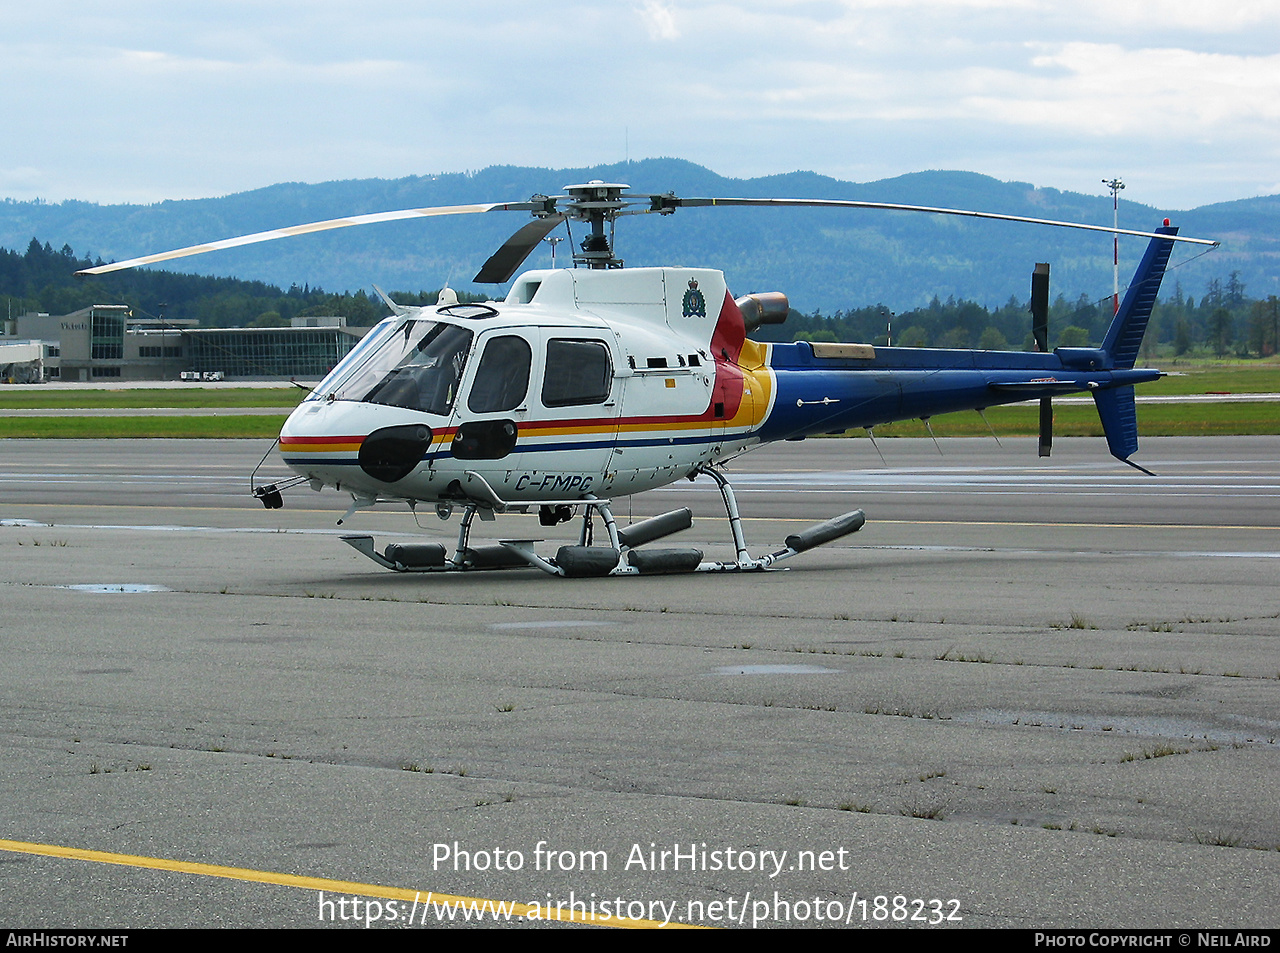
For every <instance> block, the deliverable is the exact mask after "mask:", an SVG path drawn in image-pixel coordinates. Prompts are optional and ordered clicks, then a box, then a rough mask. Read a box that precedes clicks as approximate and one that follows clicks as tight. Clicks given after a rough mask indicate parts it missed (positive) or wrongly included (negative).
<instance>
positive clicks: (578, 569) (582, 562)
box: [340, 467, 866, 578]
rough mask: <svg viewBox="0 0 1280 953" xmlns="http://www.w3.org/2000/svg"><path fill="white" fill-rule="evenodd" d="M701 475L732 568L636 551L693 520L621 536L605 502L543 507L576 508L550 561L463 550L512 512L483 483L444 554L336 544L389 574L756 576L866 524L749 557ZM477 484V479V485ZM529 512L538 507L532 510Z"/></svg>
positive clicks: (695, 555)
mask: <svg viewBox="0 0 1280 953" xmlns="http://www.w3.org/2000/svg"><path fill="white" fill-rule="evenodd" d="M699 474H705V475H706V476H709V477H711V478H712V479H713V480H715V481H716V484H717V485H718V486H719V488H720V495H721V498H722V499H723V500H724V506H725V511H726V513H727V514H728V518H729V528H730V531H731V533H732V534H733V543H734V549H735V551H736V554H737V555H736V558H735V560H734V561H732V562H718V561H705V560H703V558H702V555H703V554H702V551H701V550H699V549H692V548H688V549H656V548H650V549H641V548H640V547H642V546H644V545H645V544H646V543H651V542H654V541H656V540H659V539H662V538H664V537H666V536H670V535H672V534H673V533H678V532H680V531H681V530H685V529H688V528H689V527H691V526H692V525H693V513H692V512H691V511H690V510H689V509H688V508H681V509H678V510H672V511H671V512H669V513H663V514H662V515H661V516H654V517H652V518H650V519H647V520H642V521H641V522H639V523H633V524H632V525H630V526H627V527H625V528H623V529H619V528H618V524H617V521H616V520H615V519H614V516H613V510H612V509H611V508H610V505H609V504H610V501H609V500H596V499H586V500H573V501H569V502H568V503H566V501H562V500H561V501H554V502H553V503H552V504H547V505H548V506H551V505H554V506H565V505H569V506H574V507H579V506H580V507H582V508H583V512H582V530H581V533H580V534H579V538H578V545H576V546H561V547H560V549H559V550H558V551H557V552H556V555H555V556H554V557H545V556H540V555H538V553H537V552H536V551H535V549H534V545H535V544H536V543H540V542H542V540H540V539H502V540H498V545H496V546H480V547H474V548H473V547H471V546H470V545H469V539H470V535H471V524H472V522H473V521H474V519H475V518H476V516H477V515H479V516H480V518H481V519H482V520H491V519H493V514H494V512H504V511H505V510H507V509H512V508H514V507H515V506H517V505H518V506H520V507H522V508H524V507H525V504H507V503H505V502H504V501H502V500H501V499H500V498H498V496H497V494H495V493H494V492H493V490H492V488H490V487H489V486H488V484H484V488H483V489H484V491H486V492H484V493H483V498H482V499H475V498H472V499H470V500H468V501H467V502H465V503H463V504H460V505H462V507H463V514H462V525H461V527H460V528H459V530H458V541H457V544H456V546H455V547H454V550H453V553H452V554H450V553H449V552H448V551H447V549H446V547H445V546H444V545H443V544H441V543H409V544H404V543H392V544H390V545H388V546H387V547H386V549H385V550H384V551H383V552H381V553H379V552H378V551H377V550H376V549H375V548H374V543H373V537H372V536H367V535H351V536H342V537H340V538H341V539H342V541H343V542H344V543H346V544H347V545H348V546H351V547H352V548H353V549H355V550H356V551H357V552H359V553H361V554H363V555H365V556H368V557H369V558H370V559H372V560H373V561H374V562H376V563H377V564H378V565H379V566H382V567H383V568H384V569H390V570H393V571H395V572H478V571H482V570H490V569H514V568H523V567H525V566H532V567H534V568H535V569H540V570H542V571H543V572H545V573H547V574H548V575H550V576H566V577H571V578H580V577H591V576H636V575H661V574H670V573H689V572H763V571H764V570H766V569H769V568H770V567H772V566H774V565H775V564H777V563H779V562H782V561H783V560H784V559H790V558H791V557H792V556H796V555H799V554H800V553H803V552H806V551H808V550H810V549H813V548H814V547H817V546H821V545H823V544H825V543H829V542H832V541H833V540H836V539H839V538H840V537H842V536H847V535H849V534H850V533H856V532H857V531H858V530H860V529H861V528H862V525H863V523H865V522H866V517H865V515H864V514H863V512H862V510H853V511H852V512H849V513H845V514H844V515H843V516H837V517H835V518H834V519H829V520H826V521H824V522H822V523H817V524H815V525H813V526H811V527H809V528H808V529H806V530H803V531H802V532H799V533H795V534H793V535H791V536H788V537H787V539H786V544H785V545H784V546H783V548H782V549H779V550H778V551H776V552H772V553H769V554H767V555H765V556H759V557H753V556H752V555H751V553H750V552H749V551H748V549H747V542H746V538H745V536H744V534H743V531H742V517H741V516H740V515H739V513H738V503H737V499H736V497H735V496H734V493H733V487H732V486H731V485H730V483H729V481H728V479H726V477H725V476H724V474H723V473H721V472H720V471H719V470H715V469H712V468H711V467H702V468H699V470H698V471H697V473H695V474H694V475H695V476H696V475H699ZM481 482H482V483H483V480H481ZM528 505H529V506H538V505H541V504H537V503H533V504H528ZM597 517H598V518H599V520H600V521H601V522H602V523H603V524H604V529H605V533H606V535H607V537H608V545H605V546H597V545H594V535H595V522H594V521H595V518H597Z"/></svg>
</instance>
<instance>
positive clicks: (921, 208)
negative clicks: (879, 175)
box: [650, 195, 1222, 248]
mask: <svg viewBox="0 0 1280 953" xmlns="http://www.w3.org/2000/svg"><path fill="white" fill-rule="evenodd" d="M710 205H742V206H762V207H768V206H778V207H785V206H798V207H801V208H876V209H887V210H889V211H891V212H930V213H932V214H934V215H961V216H964V217H965V218H992V219H996V220H997V221H1001V222H1027V223H1029V224H1031V225H1054V226H1057V227H1058V228H1082V229H1084V230H1085V231H1090V232H1107V233H1108V234H1113V235H1134V236H1136V237H1138V238H1167V239H1170V240H1172V241H1177V242H1190V243H1191V244H1193V245H1212V246H1213V247H1215V248H1216V247H1217V246H1219V245H1221V244H1222V243H1221V242H1215V241H1211V240H1209V239H1207V238H1184V237H1182V236H1181V235H1166V234H1160V233H1157V232H1139V231H1134V230H1132V229H1128V228H1112V227H1110V226H1109V225H1083V224H1081V223H1079V222H1058V221H1054V220H1052V219H1048V218H1027V217H1026V216H1024V215H1001V214H999V213H998V212H974V211H970V210H969V209H963V208H934V207H933V206H929V205H896V204H894V203H892V202H854V201H849V200H842V199H707V198H694V199H681V198H675V197H673V196H661V195H659V196H653V208H651V209H650V211H654V212H661V211H663V210H664V209H666V208H705V207H707V206H710Z"/></svg>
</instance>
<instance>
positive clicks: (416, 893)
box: [0, 839, 701, 930]
mask: <svg viewBox="0 0 1280 953" xmlns="http://www.w3.org/2000/svg"><path fill="white" fill-rule="evenodd" d="M0 850H8V851H14V852H15V853H19V854H37V855H40V856H43V857H60V858H63V859H66V860H86V861H90V862H93V863H98V864H120V865H121V866H125V867H143V868H149V869H151V870H171V871H174V872H175V873H180V874H198V875H200V876H202V877H223V878H226V879H227V880H246V881H249V882H250V883H262V884H274V885H276V886H280V887H298V888H300V889H302V890H328V891H332V892H334V893H338V894H354V895H356V896H361V897H378V898H379V899H384V900H397V901H403V902H405V903H412V904H413V907H412V908H410V910H409V911H403V908H401V911H397V913H399V915H400V918H403V922H405V923H407V924H409V925H411V924H412V922H413V920H412V919H410V918H417V916H418V915H417V914H416V913H414V912H413V911H416V910H417V909H419V908H421V910H422V913H421V920H419V922H423V921H425V919H426V917H427V915H428V913H429V909H430V905H431V904H435V905H437V906H438V907H439V908H444V907H446V906H449V907H453V908H454V909H456V910H457V913H458V915H459V916H460V917H461V919H459V920H451V919H450V918H449V916H448V915H447V914H445V915H442V916H438V917H436V918H435V920H434V921H432V925H439V924H448V923H451V922H461V923H467V922H468V919H467V918H466V917H465V916H462V912H463V909H464V908H465V909H466V910H467V911H468V912H471V921H472V922H477V923H479V922H484V921H483V920H481V919H480V916H479V915H478V914H480V913H481V912H483V916H484V917H485V918H487V919H489V920H494V921H498V922H501V919H502V914H500V913H499V909H501V911H504V912H509V916H510V917H514V918H520V919H529V920H559V921H563V922H565V923H588V924H592V925H594V926H607V927H621V928H624V929H632V930H647V929H657V928H663V927H664V924H663V923H661V922H660V921H658V920H633V919H630V918H626V919H619V918H618V917H616V916H602V915H598V914H594V913H587V912H582V911H577V910H566V909H564V907H563V906H562V905H560V904H556V905H554V906H553V905H552V904H550V903H546V904H541V905H539V904H528V903H512V902H509V901H499V900H488V899H485V898H483V897H462V896H455V895H453V894H445V893H435V892H434V891H427V892H426V893H423V892H422V891H420V890H405V889H402V888H400V887H383V886H379V885H377V884H364V883H356V882H354V881H350V880H329V879H327V878H325V877H300V876H298V875H297V874H280V873H273V872H271V871H267V870H251V869H249V868H247V867H223V866H220V865H218V864H199V863H194V862H192V861H188V860H170V859H167V858H164V857H143V856H140V855H137V854H114V853H109V852H107V851H101V850H84V849H82V848H79V847H59V846H57V845H55V844H32V843H28V842H26V841H16V840H2V839H0ZM334 902H335V903H336V900H335V901H334ZM402 911H403V912H402ZM362 919H364V917H353V918H352V919H351V920H349V921H348V922H355V921H357V920H362ZM377 922H380V923H386V922H389V921H386V920H379V921H377ZM395 922H396V923H400V922H402V919H397V920H396V921H395ZM665 928H667V929H673V930H676V929H679V930H690V929H695V930H696V929H701V928H700V927H697V926H694V925H692V924H688V923H676V922H670V923H667V924H666V925H665Z"/></svg>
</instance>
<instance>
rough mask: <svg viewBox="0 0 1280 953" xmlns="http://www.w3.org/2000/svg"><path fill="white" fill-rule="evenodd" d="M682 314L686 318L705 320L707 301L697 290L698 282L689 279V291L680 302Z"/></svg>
mask: <svg viewBox="0 0 1280 953" xmlns="http://www.w3.org/2000/svg"><path fill="white" fill-rule="evenodd" d="M682 306H683V314H684V316H685V317H686V318H705V317H706V316H707V299H706V298H705V297H704V296H703V294H702V292H701V291H699V290H698V282H697V281H696V280H695V279H693V278H690V279H689V290H688V291H686V292H685V293H684V301H683V302H682Z"/></svg>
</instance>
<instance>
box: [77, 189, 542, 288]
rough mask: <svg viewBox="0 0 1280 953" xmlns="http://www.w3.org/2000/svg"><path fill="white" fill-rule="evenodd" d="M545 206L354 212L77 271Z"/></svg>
mask: <svg viewBox="0 0 1280 953" xmlns="http://www.w3.org/2000/svg"><path fill="white" fill-rule="evenodd" d="M534 208H542V205H541V204H537V205H535V204H534V203H532V202H490V203H487V204H484V205H437V206H435V207H434V208H407V209H400V210H399V211H395V212H374V213H372V214H369V215H352V216H350V217H349V218H331V219H329V220H328V221H325V222H311V223H310V224H308V225H290V226H288V227H287V228H273V229H271V230H270V231H267V232H255V233H254V234H252V235H241V236H239V237H238V238H224V239H222V241H217V242H208V243H206V244H203V245H190V246H188V247H186V248H178V249H176V250H174V251H165V252H159V253H158V254H155V255H143V256H142V257H141V258H130V259H129V260H128V261H115V262H112V263H111V264H109V265H98V266H97V267H96V268H86V269H84V270H83V271H77V272H76V274H77V275H105V274H107V273H108V272H112V271H122V270H123V269H125V268H136V267H137V266H139V265H153V264H155V263H156V262H159V261H171V260H172V259H174V258H188V257H190V256H192V255H203V254H204V253H205V252H210V251H221V250H222V249H224V248H239V247H240V246H241V245H254V244H257V243H258V242H270V241H274V240H275V239H277V238H289V237H290V236H293V235H307V234H310V233H311V232H327V231H331V230H332V229H335V228H350V227H352V226H353V225H373V224H376V223H378V222H398V221H401V220H403V219H407V218H430V217H433V216H437V215H473V214H476V213H478V212H492V211H495V210H502V211H508V210H510V211H526V212H527V211H532V210H533V209H534Z"/></svg>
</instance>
